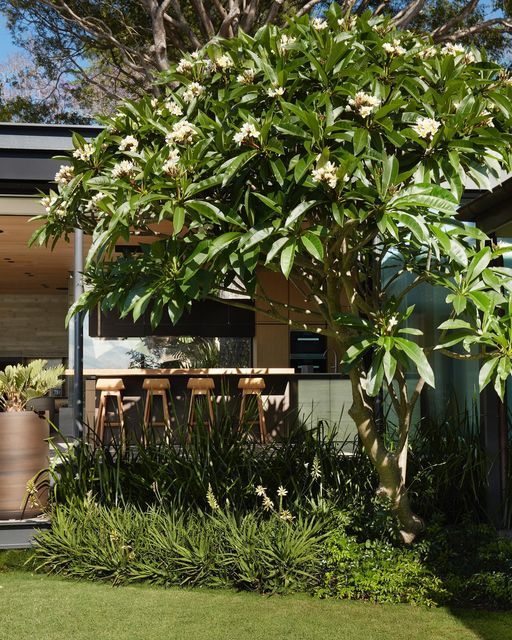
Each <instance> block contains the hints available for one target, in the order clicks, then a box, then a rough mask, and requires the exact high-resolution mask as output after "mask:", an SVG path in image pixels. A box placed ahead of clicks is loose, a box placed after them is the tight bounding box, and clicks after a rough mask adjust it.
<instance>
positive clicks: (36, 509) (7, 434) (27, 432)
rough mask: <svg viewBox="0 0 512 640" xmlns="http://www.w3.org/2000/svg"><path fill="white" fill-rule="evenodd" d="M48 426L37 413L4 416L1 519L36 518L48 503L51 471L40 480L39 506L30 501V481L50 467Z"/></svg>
mask: <svg viewBox="0 0 512 640" xmlns="http://www.w3.org/2000/svg"><path fill="white" fill-rule="evenodd" d="M49 435H50V432H49V427H48V423H47V422H46V420H44V419H43V418H40V417H39V416H38V415H37V414H35V413H34V412H33V411H18V412H12V413H11V412H5V413H0V520H9V519H11V518H17V519H19V518H22V517H23V518H32V517H34V516H37V515H39V514H41V513H42V510H43V507H45V506H46V504H47V502H48V490H47V487H46V486H45V485H46V481H47V479H48V474H47V472H46V473H44V474H42V475H41V476H40V477H39V478H38V479H37V486H38V491H37V493H36V494H35V495H34V498H36V500H37V504H35V505H34V504H31V501H29V502H27V505H26V508H25V509H23V505H24V504H25V501H26V498H27V482H29V480H31V479H33V478H34V476H35V475H36V474H38V473H39V472H40V471H41V470H43V469H47V468H48V461H49V460H48V454H49V447H48V441H47V440H45V438H48V437H49Z"/></svg>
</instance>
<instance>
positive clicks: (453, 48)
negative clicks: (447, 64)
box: [441, 42, 466, 56]
mask: <svg viewBox="0 0 512 640" xmlns="http://www.w3.org/2000/svg"><path fill="white" fill-rule="evenodd" d="M441 53H444V54H445V55H446V56H460V55H461V54H464V53H466V49H464V47H463V46H462V45H461V44H454V43H453V42H447V43H446V44H445V45H444V47H443V48H442V49H441Z"/></svg>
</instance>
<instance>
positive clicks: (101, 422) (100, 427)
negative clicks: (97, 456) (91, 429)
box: [94, 392, 106, 446]
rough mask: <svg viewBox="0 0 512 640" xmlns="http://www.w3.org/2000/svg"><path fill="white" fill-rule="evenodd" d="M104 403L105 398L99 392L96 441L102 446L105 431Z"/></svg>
mask: <svg viewBox="0 0 512 640" xmlns="http://www.w3.org/2000/svg"><path fill="white" fill-rule="evenodd" d="M105 401H106V398H105V396H104V394H103V392H101V395H100V405H99V407H98V417H97V419H96V433H95V435H96V439H97V441H98V443H99V444H100V445H103V438H104V435H105V434H104V431H105V409H106V408H105ZM96 444H97V443H96V442H95V443H94V446H96Z"/></svg>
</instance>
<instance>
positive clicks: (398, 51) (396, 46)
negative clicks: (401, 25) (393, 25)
mask: <svg viewBox="0 0 512 640" xmlns="http://www.w3.org/2000/svg"><path fill="white" fill-rule="evenodd" d="M382 48H383V49H384V51H386V52H387V53H389V55H390V56H403V55H404V53H407V49H404V47H402V45H401V44H400V40H399V39H398V38H395V39H394V40H393V42H392V43H391V42H385V43H384V44H383V45H382Z"/></svg>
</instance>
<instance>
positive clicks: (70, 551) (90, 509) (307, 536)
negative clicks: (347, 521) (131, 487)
mask: <svg viewBox="0 0 512 640" xmlns="http://www.w3.org/2000/svg"><path fill="white" fill-rule="evenodd" d="M325 526H326V520H325V519H320V518H317V519H315V520H313V519H312V518H302V517H300V516H298V517H297V518H295V519H294V520H293V521H292V522H290V521H289V520H285V519H283V518H281V517H280V515H279V514H278V513H273V514H271V515H270V516H269V517H268V518H263V517H262V516H261V515H259V514H255V513H249V514H246V515H244V516H242V517H240V518H237V517H235V516H234V515H233V514H230V513H223V512H221V511H220V510H219V511H214V512H213V513H211V514H205V513H202V512H197V513H195V514H187V515H185V514H183V513H168V512H165V511H163V510H162V509H157V508H154V509H149V510H147V511H141V510H139V509H137V508H135V507H128V508H125V509H122V508H118V507H113V508H107V507H104V506H101V505H97V504H95V503H94V502H93V501H92V500H88V501H86V502H85V503H84V502H78V501H75V503H74V504H70V505H68V506H61V507H58V508H57V509H55V512H54V516H53V519H52V527H51V530H48V531H43V532H41V533H40V534H39V535H38V537H37V542H36V546H35V559H36V562H37V563H38V566H39V568H40V569H43V570H45V571H48V572H51V573H57V574H62V575H66V576H71V577H78V578H86V579H95V580H104V581H108V582H111V583H113V584H124V583H130V582H144V581H147V582H151V583H154V584H160V585H164V586H171V585H176V586H206V587H219V586H223V587H235V588H238V589H244V590H250V591H259V592H261V593H278V592H279V593H284V592H292V591H311V590H312V588H313V587H314V586H316V585H317V579H318V575H319V572H320V557H321V554H320V549H321V544H322V542H323V540H324V538H325V533H324V529H325Z"/></svg>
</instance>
